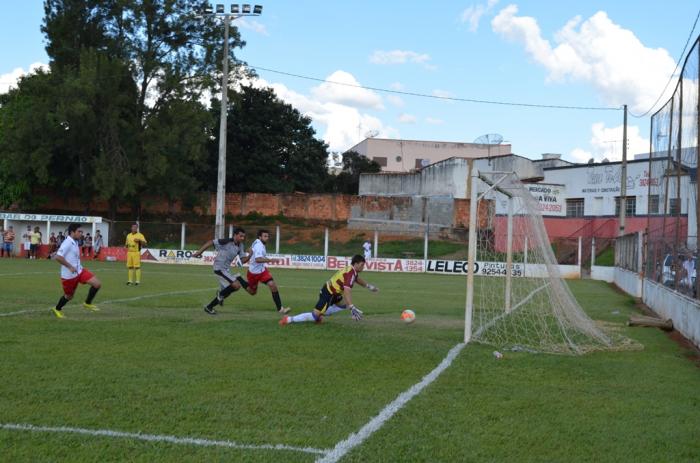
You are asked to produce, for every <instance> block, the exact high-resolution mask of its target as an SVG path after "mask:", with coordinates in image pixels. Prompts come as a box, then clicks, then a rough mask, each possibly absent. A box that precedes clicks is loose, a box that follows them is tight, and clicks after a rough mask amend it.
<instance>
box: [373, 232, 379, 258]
mask: <svg viewBox="0 0 700 463" xmlns="http://www.w3.org/2000/svg"><path fill="white" fill-rule="evenodd" d="M378 249H379V230H374V249H373V251H374V258H375V259H376V258H377V255H378V253H377V250H378Z"/></svg>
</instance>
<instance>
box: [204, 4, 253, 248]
mask: <svg viewBox="0 0 700 463" xmlns="http://www.w3.org/2000/svg"><path fill="white" fill-rule="evenodd" d="M262 9H263V7H262V5H255V6H253V8H252V10H251V6H250V4H248V3H244V4H242V5H239V4H238V3H233V4H231V6H230V12H229V13H227V12H226V8H225V7H224V5H223V4H222V3H217V5H216V10H214V8H213V7H212V5H211V4H210V3H207V4H206V5H205V6H204V10H203V12H202V13H203V15H205V16H214V17H219V18H223V20H224V58H223V69H222V77H221V124H220V127H219V168H218V175H217V182H216V225H215V227H214V236H215V237H216V238H223V237H224V235H225V228H226V224H225V222H224V206H225V198H226V129H227V126H226V124H227V121H226V117H227V115H228V31H229V26H230V24H231V21H233V20H235V19H238V18H242V17H243V16H260V15H261V14H262Z"/></svg>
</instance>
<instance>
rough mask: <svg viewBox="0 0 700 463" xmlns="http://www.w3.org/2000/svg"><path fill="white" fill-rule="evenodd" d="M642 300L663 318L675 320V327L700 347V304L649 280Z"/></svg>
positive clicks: (646, 281) (645, 285) (645, 282)
mask: <svg viewBox="0 0 700 463" xmlns="http://www.w3.org/2000/svg"><path fill="white" fill-rule="evenodd" d="M642 300H643V301H644V303H645V304H646V305H648V306H649V307H651V309H652V310H653V311H654V312H656V313H657V314H658V315H659V316H660V317H661V318H663V319H668V318H670V319H671V320H673V327H674V328H675V329H677V330H678V331H680V332H681V333H682V334H683V336H685V337H686V338H688V339H689V340H690V341H691V342H692V343H693V344H695V345H696V346H698V347H700V302H698V301H697V300H695V299H691V298H689V297H687V296H684V295H683V294H680V293H678V292H676V291H673V290H672V289H669V288H667V287H665V286H663V285H661V284H659V283H655V282H653V281H651V280H647V279H645V280H644V297H643V299H642Z"/></svg>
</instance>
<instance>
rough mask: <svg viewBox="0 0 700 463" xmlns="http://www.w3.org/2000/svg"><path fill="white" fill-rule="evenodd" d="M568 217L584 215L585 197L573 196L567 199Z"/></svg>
mask: <svg viewBox="0 0 700 463" xmlns="http://www.w3.org/2000/svg"><path fill="white" fill-rule="evenodd" d="M566 216H567V217H583V198H572V199H567V200H566Z"/></svg>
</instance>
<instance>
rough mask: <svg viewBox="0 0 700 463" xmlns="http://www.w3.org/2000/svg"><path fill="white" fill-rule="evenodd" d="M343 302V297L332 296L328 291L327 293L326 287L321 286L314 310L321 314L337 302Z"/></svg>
mask: <svg viewBox="0 0 700 463" xmlns="http://www.w3.org/2000/svg"><path fill="white" fill-rule="evenodd" d="M342 300H343V295H342V294H332V293H331V292H330V291H328V287H327V286H326V285H323V288H321V291H319V293H318V302H317V303H316V310H318V311H319V312H321V313H326V309H327V308H328V307H330V306H332V305H333V304H337V303H338V302H340V301H342Z"/></svg>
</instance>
